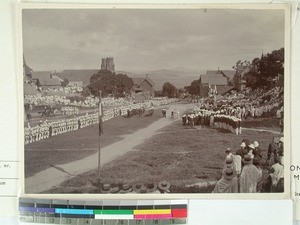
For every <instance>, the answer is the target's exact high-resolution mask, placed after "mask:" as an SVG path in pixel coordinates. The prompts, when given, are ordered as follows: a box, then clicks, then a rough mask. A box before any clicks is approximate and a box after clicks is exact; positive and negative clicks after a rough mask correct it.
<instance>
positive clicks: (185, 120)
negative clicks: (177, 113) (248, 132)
mask: <svg viewBox="0 0 300 225" xmlns="http://www.w3.org/2000/svg"><path fill="white" fill-rule="evenodd" d="M182 125H183V126H187V125H188V126H190V127H191V128H193V127H194V126H200V128H203V127H204V126H207V127H211V128H219V129H224V130H228V131H231V132H232V133H235V134H236V135H238V134H241V133H242V127H241V119H240V118H237V117H235V116H231V115H226V114H222V113H221V111H212V110H205V109H202V110H199V111H197V112H194V113H190V114H183V115H182Z"/></svg>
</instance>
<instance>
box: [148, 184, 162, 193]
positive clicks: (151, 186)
mask: <svg viewBox="0 0 300 225" xmlns="http://www.w3.org/2000/svg"><path fill="white" fill-rule="evenodd" d="M157 186H158V185H157V183H150V184H147V188H148V190H147V192H148V193H151V194H159V193H160V191H159V190H158V189H157Z"/></svg>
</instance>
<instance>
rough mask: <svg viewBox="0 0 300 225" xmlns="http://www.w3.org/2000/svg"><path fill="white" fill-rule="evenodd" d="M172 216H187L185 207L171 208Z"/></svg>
mask: <svg viewBox="0 0 300 225" xmlns="http://www.w3.org/2000/svg"><path fill="white" fill-rule="evenodd" d="M172 217H173V218H187V209H172Z"/></svg>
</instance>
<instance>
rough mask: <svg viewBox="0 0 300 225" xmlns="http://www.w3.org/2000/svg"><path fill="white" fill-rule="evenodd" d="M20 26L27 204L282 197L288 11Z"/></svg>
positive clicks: (123, 12)
mask: <svg viewBox="0 0 300 225" xmlns="http://www.w3.org/2000/svg"><path fill="white" fill-rule="evenodd" d="M21 17H22V27H21V30H22V31H21V32H22V49H21V50H22V63H23V68H22V71H23V74H19V76H20V77H19V79H21V80H22V82H21V83H22V87H23V93H22V97H21V98H22V100H23V102H22V107H24V113H22V114H24V132H23V140H24V149H22V152H24V170H23V171H24V174H23V176H24V193H25V194H120V195H121V194H203V195H205V194H211V195H213V196H218V194H229V195H234V196H239V194H262V195H263V194H264V193H273V194H278V193H284V192H286V191H287V190H288V189H289V187H287V186H285V185H284V184H285V181H286V180H285V179H288V177H285V174H286V173H285V171H284V162H286V161H287V157H288V156H289V151H290V150H289V149H288V148H284V145H285V144H284V143H287V142H288V139H289V137H287V136H286V135H285V134H286V132H287V125H288V124H286V123H285V122H286V121H287V119H286V117H285V114H284V109H285V106H286V104H287V102H285V99H286V97H285V96H286V94H287V93H288V90H286V89H285V87H286V85H287V83H286V81H287V76H289V74H287V73H285V71H286V68H285V67H287V66H289V64H288V63H287V61H286V57H285V56H286V52H285V51H286V50H287V46H286V33H287V31H286V29H287V28H286V26H285V25H286V9H285V8H284V7H282V8H280V7H278V8H270V9H268V8H262V9H258V8H249V9H245V8H210V7H207V8H200V7H198V8H197V7H191V8H163V7H162V8H157V9H156V8H24V9H23V10H22V15H21ZM287 113H288V112H287ZM287 115H288V114H287ZM22 123H23V120H22ZM285 147H286V146H285ZM22 154H23V153H22ZM164 196H165V195H164ZM275 196H276V195H275Z"/></svg>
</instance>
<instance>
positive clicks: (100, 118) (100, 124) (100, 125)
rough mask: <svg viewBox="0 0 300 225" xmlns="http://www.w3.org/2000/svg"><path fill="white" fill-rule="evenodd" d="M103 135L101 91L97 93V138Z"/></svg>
mask: <svg viewBox="0 0 300 225" xmlns="http://www.w3.org/2000/svg"><path fill="white" fill-rule="evenodd" d="M101 134H103V106H102V100H101V91H99V136H101Z"/></svg>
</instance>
